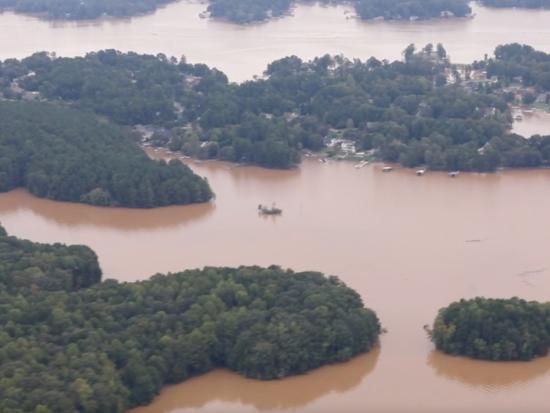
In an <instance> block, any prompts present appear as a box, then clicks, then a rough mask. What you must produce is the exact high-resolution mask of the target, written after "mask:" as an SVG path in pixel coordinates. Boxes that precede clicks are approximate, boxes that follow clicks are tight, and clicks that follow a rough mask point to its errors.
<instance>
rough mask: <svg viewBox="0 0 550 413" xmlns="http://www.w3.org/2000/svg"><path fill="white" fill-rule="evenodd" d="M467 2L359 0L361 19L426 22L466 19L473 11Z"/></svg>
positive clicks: (356, 4) (357, 7) (453, 0)
mask: <svg viewBox="0 0 550 413" xmlns="http://www.w3.org/2000/svg"><path fill="white" fill-rule="evenodd" d="M468 3H469V2H468V1H467V0H357V2H356V3H355V10H356V12H357V14H358V16H359V17H360V18H361V19H364V20H369V19H380V18H383V19H384V20H410V19H413V20H415V19H416V20H418V19H421V20H425V19H433V18H438V17H465V16H468V15H470V14H471V12H472V9H471V8H470V6H469V5H468Z"/></svg>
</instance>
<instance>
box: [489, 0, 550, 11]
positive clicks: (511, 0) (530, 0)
mask: <svg viewBox="0 0 550 413" xmlns="http://www.w3.org/2000/svg"><path fill="white" fill-rule="evenodd" d="M480 2H481V4H483V5H484V6H490V7H524V8H529V9H540V8H548V7H550V0H480Z"/></svg>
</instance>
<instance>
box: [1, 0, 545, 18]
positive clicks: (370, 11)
mask: <svg viewBox="0 0 550 413" xmlns="http://www.w3.org/2000/svg"><path fill="white" fill-rule="evenodd" d="M173 1H174V0H137V1H135V0H133V1H130V0H117V1H116V2H113V1H107V0H86V1H81V0H0V10H13V11H15V12H17V13H25V14H33V15H39V16H43V17H46V18H48V19H54V20H90V19H98V18H101V17H104V16H110V17H116V18H120V17H129V16H136V15H141V14H145V13H149V12H153V11H155V10H156V9H158V8H159V7H162V6H163V5H165V4H168V3H172V2H173ZM295 3H296V2H295V1H293V0H209V2H208V6H207V9H206V12H207V13H208V15H209V16H211V17H213V18H218V19H223V20H227V21H230V22H233V23H236V24H246V23H253V22H259V21H265V20H269V19H272V18H275V17H279V16H282V15H284V14H287V13H289V12H290V9H291V8H292V6H293V5H295ZM322 3H328V4H350V3H351V4H352V5H353V6H354V8H355V11H356V13H357V16H358V17H359V18H360V19H363V20H371V19H376V18H383V19H385V20H410V19H413V20H414V19H433V18H440V17H464V16H468V15H470V14H471V11H472V10H471V8H470V6H469V2H468V1H467V0H352V1H347V0H322ZM480 3H481V4H483V5H485V6H489V7H501V8H504V7H524V8H548V7H550V0H480Z"/></svg>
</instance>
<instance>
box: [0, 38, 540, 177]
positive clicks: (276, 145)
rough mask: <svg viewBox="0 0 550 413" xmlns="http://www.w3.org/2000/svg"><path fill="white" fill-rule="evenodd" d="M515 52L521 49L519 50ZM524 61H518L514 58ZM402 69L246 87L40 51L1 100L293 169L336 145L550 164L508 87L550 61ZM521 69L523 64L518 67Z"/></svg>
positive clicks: (508, 54) (117, 55)
mask: <svg viewBox="0 0 550 413" xmlns="http://www.w3.org/2000/svg"><path fill="white" fill-rule="evenodd" d="M518 47H519V49H520V52H517V53H516V52H513V51H514V50H516V49H517V48H518ZM517 56H520V57H517ZM403 57H404V58H403V60H399V61H393V62H388V61H380V60H377V59H375V58H370V59H369V60H367V61H359V60H349V59H346V58H344V57H342V56H328V55H326V56H322V57H318V58H315V59H313V60H311V61H308V62H306V61H302V60H301V59H299V58H298V57H296V56H289V57H285V58H283V59H280V60H277V61H274V62H272V63H270V64H269V65H268V68H267V70H266V71H265V73H264V77H263V78H260V79H255V80H251V81H247V82H244V83H242V84H234V83H230V82H229V81H228V79H227V77H226V76H225V75H224V74H223V73H221V72H220V71H218V70H216V69H210V68H208V67H207V66H206V65H201V64H195V65H193V64H189V63H187V62H186V60H185V58H180V59H179V60H178V59H174V58H167V57H166V56H164V55H157V56H151V55H139V54H136V53H121V52H117V51H114V50H105V51H101V52H97V53H90V54H88V55H86V56H84V57H76V58H58V57H56V56H54V55H51V54H48V53H44V52H42V53H37V54H34V55H32V56H30V57H28V58H25V59H22V60H16V59H7V60H5V61H3V62H2V63H1V65H0V91H1V92H2V95H3V97H4V99H10V100H13V99H25V98H26V97H27V95H28V94H33V95H32V96H33V97H35V98H36V97H37V96H38V98H39V99H44V100H48V101H52V102H60V101H64V102H67V103H71V104H73V105H74V106H77V107H79V108H81V109H87V110H91V111H94V112H95V113H96V114H98V115H101V116H106V117H107V118H109V119H110V120H112V121H113V122H116V123H119V124H121V125H126V126H136V125H151V126H152V127H153V130H154V131H155V133H154V134H153V136H152V137H151V138H150V140H149V143H151V144H153V145H158V146H165V147H168V148H170V149H171V150H173V151H179V152H182V153H184V154H186V155H189V156H193V157H198V158H203V159H222V160H227V161H232V162H243V163H253V164H257V165H260V166H265V167H273V168H290V167H293V166H295V165H296V164H297V163H299V161H300V153H301V151H302V150H304V149H306V150H312V151H318V150H322V149H324V148H326V144H327V141H328V140H329V138H330V137H331V136H332V137H340V138H345V139H349V140H352V141H353V142H354V143H355V145H356V148H357V150H358V151H364V152H368V153H369V154H371V156H373V157H375V158H377V159H380V160H383V161H388V162H399V163H400V164H402V165H404V166H407V167H417V166H426V167H428V168H429V169H433V170H463V171H494V170H495V169H497V168H499V167H537V166H543V165H548V164H549V162H550V137H548V136H535V137H533V138H532V139H528V140H526V139H524V138H523V137H521V136H518V135H515V134H511V133H510V132H509V130H510V128H511V125H512V117H511V114H510V109H509V106H508V102H509V99H508V98H509V97H508V94H507V93H505V91H504V90H505V89H504V87H505V86H507V84H508V83H507V79H509V78H510V77H511V76H512V75H514V76H512V77H515V76H516V75H515V74H516V73H520V75H521V78H522V79H523V80H522V81H523V82H524V84H525V85H529V84H535V85H537V87H539V88H540V89H541V90H542V89H543V88H545V87H546V86H547V82H546V80H547V79H546V78H547V75H548V70H547V57H548V56H547V55H546V54H545V53H541V52H536V51H534V50H532V49H530V48H529V47H527V46H519V45H505V46H500V47H499V48H497V50H496V54H495V56H494V57H493V58H490V59H487V60H486V61H482V62H474V63H473V64H472V65H470V66H468V70H469V71H472V70H485V71H486V73H487V76H489V77H491V76H496V77H497V82H496V83H494V82H493V83H491V82H488V81H479V82H477V83H476V82H472V81H471V80H470V79H469V78H468V75H467V74H466V75H464V74H461V72H460V71H459V70H458V68H457V66H455V65H452V64H451V63H450V62H449V56H448V55H447V52H446V51H445V49H444V47H443V46H442V45H437V46H434V45H431V44H428V45H426V46H425V47H423V48H421V49H417V48H416V47H415V46H414V45H410V46H408V47H407V48H406V49H405V51H404V53H403ZM518 62H519V63H518Z"/></svg>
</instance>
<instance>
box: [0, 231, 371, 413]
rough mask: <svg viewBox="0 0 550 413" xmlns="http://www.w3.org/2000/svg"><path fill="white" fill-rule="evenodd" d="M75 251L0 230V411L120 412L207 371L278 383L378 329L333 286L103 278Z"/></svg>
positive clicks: (317, 277) (349, 353) (223, 278)
mask: <svg viewBox="0 0 550 413" xmlns="http://www.w3.org/2000/svg"><path fill="white" fill-rule="evenodd" d="M100 277H101V273H100V271H99V267H98V265H97V260H96V257H95V255H94V254H93V252H92V251H91V250H89V249H88V248H86V247H78V246H71V247H66V246H62V245H54V246H48V245H41V244H34V243H30V242H27V241H20V240H17V239H15V238H13V237H8V236H7V235H6V233H5V231H4V230H3V229H0V324H1V325H2V330H1V331H0V411H2V413H28V412H33V413H58V412H66V413H71V412H74V413H77V412H78V413H119V412H124V411H125V410H126V409H127V408H129V407H131V406H135V405H139V404H144V403H147V402H150V401H151V400H152V398H153V397H154V396H155V395H156V394H158V392H159V390H160V388H161V387H162V386H163V385H164V384H167V383H176V382H181V381H183V380H185V379H187V378H189V377H192V376H195V375H198V374H201V373H204V372H206V371H208V370H210V369H212V368H215V367H226V368H229V369H231V370H234V371H236V372H238V373H240V374H243V375H246V376H247V377H252V378H257V379H278V378H282V377H285V376H288V375H292V374H299V373H303V372H306V371H308V370H310V369H313V368H316V367H319V366H321V365H324V364H327V363H334V362H341V361H344V360H348V359H350V358H351V357H353V356H355V355H357V354H359V353H361V352H365V351H368V350H370V349H371V348H372V347H373V346H374V345H375V344H376V342H377V338H378V335H379V333H380V325H379V322H378V319H377V317H376V315H375V313H374V312H372V311H371V310H368V309H365V308H364V306H363V303H362V300H361V298H360V297H359V295H358V294H357V293H356V292H354V291H353V290H351V289H350V288H348V287H346V286H345V285H344V284H343V283H342V282H341V281H339V280H338V279H337V278H335V277H325V276H323V275H322V274H320V273H314V272H302V273H294V272H292V271H290V270H287V271H283V270H282V269H280V268H278V267H269V268H259V267H240V268H209V267H207V268H204V269H203V270H190V271H185V272H182V273H177V274H168V275H160V274H157V275H155V276H153V277H152V278H151V279H150V280H147V281H141V282H135V283H118V282H116V281H113V280H107V281H104V282H102V283H99V280H100Z"/></svg>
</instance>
